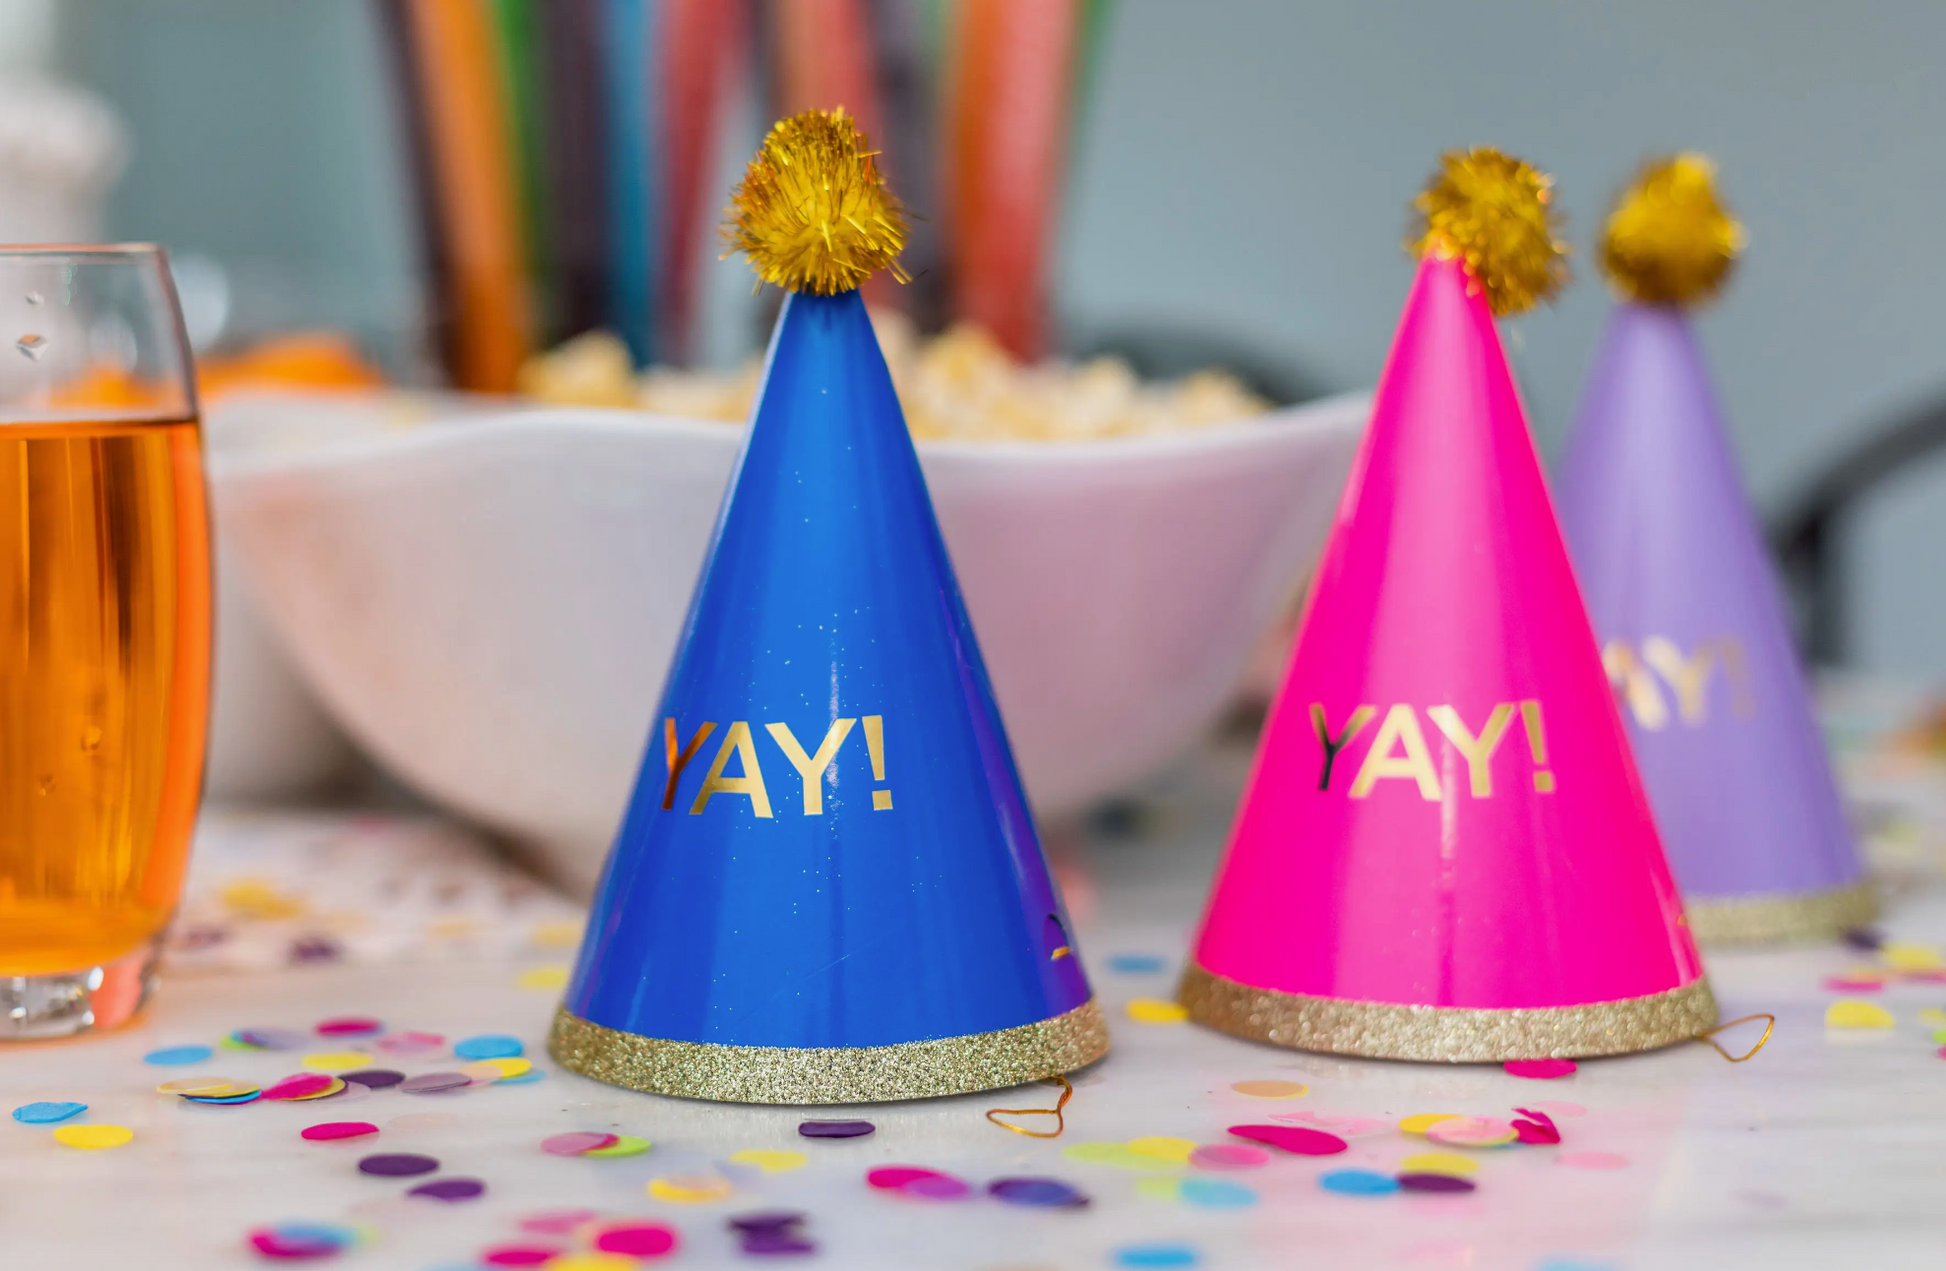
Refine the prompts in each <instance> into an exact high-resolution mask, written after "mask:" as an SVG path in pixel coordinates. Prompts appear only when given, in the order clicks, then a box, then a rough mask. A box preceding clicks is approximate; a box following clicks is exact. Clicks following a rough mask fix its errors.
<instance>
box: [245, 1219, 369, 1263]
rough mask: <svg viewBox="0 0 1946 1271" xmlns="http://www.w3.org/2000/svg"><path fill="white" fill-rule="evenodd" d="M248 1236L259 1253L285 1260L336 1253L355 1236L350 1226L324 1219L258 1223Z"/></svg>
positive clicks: (329, 1255)
mask: <svg viewBox="0 0 1946 1271" xmlns="http://www.w3.org/2000/svg"><path fill="white" fill-rule="evenodd" d="M248 1239H249V1242H250V1246H251V1248H253V1249H255V1250H256V1251H257V1253H258V1254H259V1255H260V1256H262V1257H265V1258H269V1259H271V1260H273V1261H278V1262H287V1261H299V1260H303V1259H310V1258H330V1257H335V1256H336V1255H337V1254H339V1253H340V1252H342V1251H343V1250H344V1249H345V1248H347V1247H348V1246H350V1245H351V1244H353V1243H355V1241H356V1239H357V1237H356V1235H355V1233H353V1232H352V1231H351V1230H350V1229H349V1228H344V1227H337V1226H333V1225H331V1224H327V1223H280V1224H279V1225H277V1226H275V1227H259V1228H258V1229H257V1230H255V1231H252V1232H251V1233H250V1234H249V1237H248Z"/></svg>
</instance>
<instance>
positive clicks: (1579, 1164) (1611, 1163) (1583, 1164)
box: [1554, 1152, 1628, 1169]
mask: <svg viewBox="0 0 1946 1271" xmlns="http://www.w3.org/2000/svg"><path fill="white" fill-rule="evenodd" d="M1554 1163H1555V1164H1556V1165H1565V1166H1567V1167H1568V1168H1569V1169H1624V1168H1626V1167H1627V1165H1628V1158H1627V1157H1626V1156H1623V1155H1622V1154H1621V1153H1620V1152H1563V1153H1561V1154H1560V1155H1559V1156H1557V1157H1555V1158H1554Z"/></svg>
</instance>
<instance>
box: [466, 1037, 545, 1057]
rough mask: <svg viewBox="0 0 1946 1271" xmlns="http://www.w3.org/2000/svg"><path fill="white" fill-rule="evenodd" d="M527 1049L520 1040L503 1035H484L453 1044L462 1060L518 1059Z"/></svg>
mask: <svg viewBox="0 0 1946 1271" xmlns="http://www.w3.org/2000/svg"><path fill="white" fill-rule="evenodd" d="M526 1049H527V1048H526V1047H525V1046H523V1045H521V1044H520V1038H518V1037H508V1036H506V1035H504V1034H501V1033H482V1034H480V1035H479V1036H478V1037H466V1038H462V1039H461V1040H459V1041H456V1042H454V1043H453V1053H454V1054H455V1055H458V1056H459V1057H460V1058H461V1059H516V1058H518V1057H519V1056H520V1055H521V1053H522V1052H523V1051H525V1050H526Z"/></svg>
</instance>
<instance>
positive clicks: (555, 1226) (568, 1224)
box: [520, 1209, 601, 1236]
mask: <svg viewBox="0 0 1946 1271" xmlns="http://www.w3.org/2000/svg"><path fill="white" fill-rule="evenodd" d="M599 1217H601V1215H600V1213H598V1212H597V1211H595V1210H593V1209H547V1210H543V1211H541V1212H540V1213H538V1214H529V1215H527V1216H526V1217H525V1218H522V1219H521V1220H520V1229H521V1230H522V1231H537V1232H540V1233H541V1234H543V1235H549V1236H565V1235H567V1234H569V1233H570V1232H573V1231H575V1230H576V1229H578V1228H580V1227H582V1226H584V1225H586V1224H587V1223H591V1222H593V1221H594V1220H595V1219H597V1218H599Z"/></svg>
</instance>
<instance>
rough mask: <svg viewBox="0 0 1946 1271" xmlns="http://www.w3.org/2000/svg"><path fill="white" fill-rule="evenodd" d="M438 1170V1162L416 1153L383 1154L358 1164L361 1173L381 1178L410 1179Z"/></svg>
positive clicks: (367, 1158) (370, 1157)
mask: <svg viewBox="0 0 1946 1271" xmlns="http://www.w3.org/2000/svg"><path fill="white" fill-rule="evenodd" d="M438 1168H439V1162H438V1161H437V1160H435V1159H433V1158H432V1157H430V1156H420V1155H418V1154H417V1153H415V1152H381V1153H380V1154H379V1155H377V1156H368V1157H366V1158H365V1159H363V1160H361V1161H359V1162H358V1172H359V1173H361V1174H376V1175H378V1176H379V1177H381V1178H410V1177H411V1176H412V1175H414V1174H430V1173H432V1172H433V1171H434V1170H436V1169H438Z"/></svg>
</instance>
